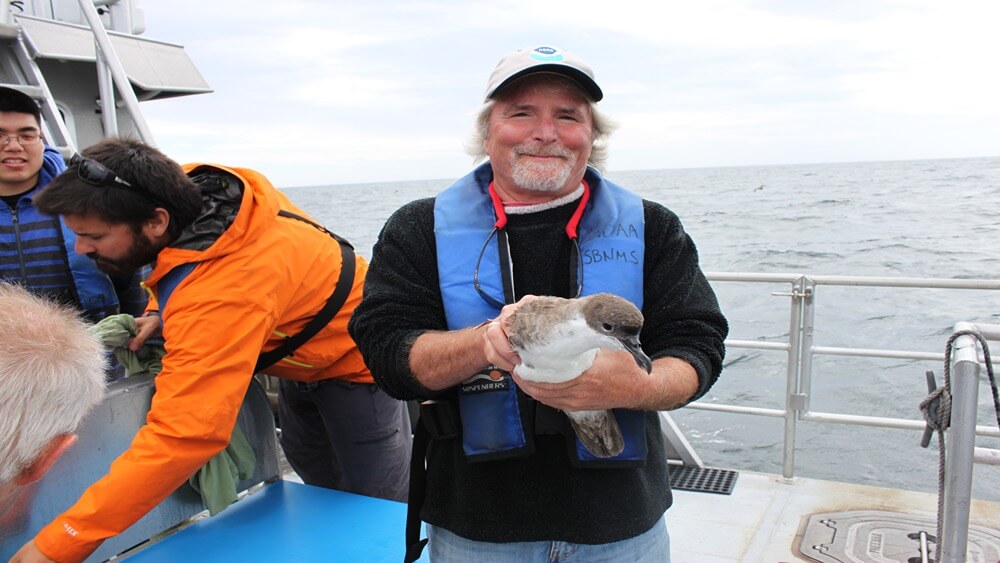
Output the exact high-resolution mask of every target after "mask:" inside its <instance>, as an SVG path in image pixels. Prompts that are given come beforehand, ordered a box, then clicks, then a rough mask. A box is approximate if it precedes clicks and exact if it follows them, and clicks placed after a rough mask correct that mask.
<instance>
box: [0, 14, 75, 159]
mask: <svg viewBox="0 0 1000 563" xmlns="http://www.w3.org/2000/svg"><path fill="white" fill-rule="evenodd" d="M4 4H6V3H4ZM4 7H6V6H4ZM4 17H5V19H6V18H7V14H4ZM0 41H3V42H4V43H6V44H7V45H6V48H0V67H2V68H0V70H2V72H3V78H4V81H3V83H0V86H6V87H8V88H12V89H14V90H19V91H21V92H23V93H25V94H26V95H28V96H30V97H31V98H32V99H34V100H35V101H37V102H38V103H39V105H40V106H41V110H42V117H43V118H44V119H43V123H42V126H43V127H44V128H45V129H46V130H47V132H46V138H47V139H48V141H49V143H50V144H51V145H52V146H54V147H56V148H57V149H59V152H61V153H62V155H63V157H64V158H69V157H70V155H72V154H73V153H75V152H76V146H75V144H74V143H73V139H72V137H71V136H70V134H69V130H68V129H67V128H66V122H65V121H64V120H63V117H62V114H60V113H59V108H58V107H57V106H56V100H55V98H53V97H52V92H51V91H49V86H48V84H46V82H45V76H43V75H42V70H41V69H40V68H38V63H37V62H35V58H34V56H33V55H32V53H31V52H30V51H29V49H28V45H27V42H26V40H25V37H24V31H23V30H22V29H21V26H20V25H17V24H16V23H11V22H10V21H9V20H8V21H4V22H2V23H0Z"/></svg>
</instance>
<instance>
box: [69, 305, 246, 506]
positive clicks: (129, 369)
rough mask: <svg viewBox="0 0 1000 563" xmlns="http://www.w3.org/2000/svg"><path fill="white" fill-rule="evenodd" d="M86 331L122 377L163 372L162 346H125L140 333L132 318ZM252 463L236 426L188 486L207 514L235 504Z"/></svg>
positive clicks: (112, 320) (103, 322)
mask: <svg viewBox="0 0 1000 563" xmlns="http://www.w3.org/2000/svg"><path fill="white" fill-rule="evenodd" d="M89 331H90V333H91V334H93V335H94V336H96V337H98V338H99V339H101V341H102V342H104V344H105V345H106V346H110V347H112V348H113V349H114V354H115V358H116V359H117V360H118V363H120V364H121V365H122V366H123V367H124V368H125V377H129V376H133V375H142V374H147V373H148V374H151V375H154V376H155V375H157V374H158V373H160V371H161V370H162V369H163V362H162V359H163V356H165V355H166V354H167V351H166V350H164V349H163V346H152V345H149V344H146V345H144V346H143V347H142V348H140V349H139V351H137V352H133V351H131V350H129V349H128V348H127V347H126V346H125V343H126V342H128V340H129V339H130V338H132V337H133V336H135V335H136V333H138V332H139V327H138V325H136V324H135V317H133V316H132V315H124V314H123V315H112V316H110V317H106V318H104V319H102V320H101V321H100V322H98V323H97V324H95V325H93V326H91V327H90V328H89ZM255 463H256V460H255V454H254V451H253V448H252V447H250V443H249V442H248V441H247V439H246V436H244V435H243V432H242V431H241V430H240V427H239V424H236V425H234V426H233V434H232V436H231V437H230V439H229V445H228V446H226V449H224V450H222V451H221V452H219V453H217V454H215V456H214V457H213V458H212V459H210V460H208V463H206V464H205V465H203V466H202V468H201V469H199V470H198V472H197V473H195V474H194V475H192V476H191V478H190V479H189V480H188V483H190V485H191V487H192V488H193V489H194V490H195V491H197V492H198V493H199V494H200V495H201V501H202V502H203V503H204V505H205V508H207V509H208V512H209V514H211V515H212V516H215V515H216V514H218V513H219V512H221V511H222V510H223V509H225V508H226V507H227V506H229V505H230V504H232V503H233V502H235V501H236V498H237V490H236V489H237V486H238V485H239V481H240V480H241V479H248V478H249V477H250V476H251V475H253V470H254V465H255Z"/></svg>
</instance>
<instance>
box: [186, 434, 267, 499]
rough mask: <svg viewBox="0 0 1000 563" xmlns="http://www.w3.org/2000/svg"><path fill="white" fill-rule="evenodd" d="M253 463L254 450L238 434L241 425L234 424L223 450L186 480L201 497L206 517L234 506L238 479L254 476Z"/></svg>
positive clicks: (242, 436) (244, 438)
mask: <svg viewBox="0 0 1000 563" xmlns="http://www.w3.org/2000/svg"><path fill="white" fill-rule="evenodd" d="M255 463H256V460H255V459H254V451H253V448H251V447H250V443H249V442H247V439H246V437H245V436H244V435H243V432H242V431H241V430H240V425H239V424H236V425H235V426H233V436H232V438H230V439H229V445H228V446H226V449H224V450H222V451H221V452H219V453H217V454H215V457H213V458H212V459H210V460H208V463H206V464H205V465H204V466H202V468H201V469H199V470H198V472H197V473H195V474H194V475H192V476H191V478H190V479H188V483H189V484H190V485H191V487H192V488H193V489H194V490H196V491H198V493H199V494H201V501H202V502H203V503H204V504H205V508H207V509H208V513H209V514H210V515H212V516H215V515H216V514H218V513H219V512H222V511H223V509H225V508H226V507H227V506H229V505H230V504H232V503H234V502H236V495H237V493H236V491H237V485H239V482H240V480H241V479H249V478H250V476H251V475H253V469H254V464H255Z"/></svg>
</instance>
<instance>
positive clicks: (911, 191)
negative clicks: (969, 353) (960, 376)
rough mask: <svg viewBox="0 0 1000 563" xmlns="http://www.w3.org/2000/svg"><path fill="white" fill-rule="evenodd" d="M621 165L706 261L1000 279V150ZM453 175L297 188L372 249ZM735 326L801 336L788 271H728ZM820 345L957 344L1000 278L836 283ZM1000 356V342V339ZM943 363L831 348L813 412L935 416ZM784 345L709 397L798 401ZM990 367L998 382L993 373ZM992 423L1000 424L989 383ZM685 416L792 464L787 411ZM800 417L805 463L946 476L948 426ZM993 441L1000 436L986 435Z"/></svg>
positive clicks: (897, 480)
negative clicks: (988, 154) (751, 278)
mask: <svg viewBox="0 0 1000 563" xmlns="http://www.w3.org/2000/svg"><path fill="white" fill-rule="evenodd" d="M607 176H608V178H609V179H611V180H612V181H615V182H617V183H619V184H622V185H624V186H626V187H628V188H630V189H632V190H634V191H636V192H637V193H639V194H640V195H642V196H643V197H644V198H646V199H650V200H654V201H657V202H660V203H662V204H663V205H665V206H667V207H669V208H670V209H672V210H673V211H674V212H676V213H677V214H678V215H679V216H680V218H681V221H682V222H683V223H684V226H685V228H686V230H687V231H688V232H689V233H690V234H691V236H692V237H693V239H694V240H695V243H696V244H697V246H698V249H699V253H700V256H701V263H702V268H703V269H704V270H705V271H707V272H755V273H765V272H766V273H796V274H808V275H854V276H888V277H927V278H965V279H998V278H1000V212H998V209H997V206H998V204H1000V158H972V159H950V160H919V161H900V162H864V163H838V164H807V165H787V166H754V167H729V168H700V169H677V170H646V171H630V172H610V173H609V174H608V175H607ZM452 180H454V179H441V180H422V181H413V182H392V183H380V184H354V185H337V186H315V187H299V188H286V189H285V190H284V191H285V192H286V193H287V194H288V195H289V196H290V197H291V198H292V199H293V200H294V201H295V202H296V203H298V204H299V205H301V206H302V207H303V208H304V209H306V210H307V211H308V212H310V213H311V214H312V215H314V217H316V218H317V219H318V220H320V221H321V222H323V223H324V224H325V225H327V226H328V227H329V228H331V229H332V230H334V231H335V232H337V233H338V234H340V235H342V236H344V237H347V238H348V239H349V240H351V241H352V242H353V243H354V244H355V247H356V248H357V249H358V252H359V253H360V254H362V255H364V256H366V257H370V256H371V249H372V245H373V244H374V243H375V240H376V238H377V236H378V232H379V230H380V229H381V227H382V224H383V223H384V221H385V219H386V218H387V217H388V216H389V215H390V214H391V213H392V212H393V211H394V210H395V209H397V208H398V207H399V206H401V205H402V204H404V203H406V202H408V201H411V200H413V199H417V198H422V197H429V196H433V195H434V194H435V193H437V192H438V191H440V190H441V189H443V188H445V187H447V186H448V185H449V184H450V183H451V181H452ZM713 286H714V287H715V290H716V292H717V294H718V295H719V299H720V302H721V304H722V308H723V311H724V312H725V313H726V315H727V317H728V318H729V321H730V323H731V332H730V338H732V339H737V340H759V341H768V342H787V339H788V314H789V312H788V311H789V298H788V297H782V296H774V295H772V293H774V292H783V291H788V289H789V288H788V286H787V285H786V284H741V283H733V282H713ZM815 299H816V331H815V342H814V344H815V345H816V346H838V347H856V348H862V347H863V348H876V349H896V350H907V351H918V352H938V353H941V352H943V351H944V347H945V343H946V341H947V338H948V335H949V334H950V333H951V329H952V327H953V325H954V323H955V322H957V321H972V322H985V323H1000V292H998V291H975V290H941V289H935V290H919V289H899V288H896V289H890V288H857V287H829V286H822V287H820V288H818V290H817V292H816V296H815ZM996 348H997V350H996V351H994V357H1000V346H996ZM942 368H943V366H942V365H940V363H939V362H928V361H916V360H898V359H893V360H890V359H877V358H851V357H843V356H817V357H816V359H815V361H814V366H813V372H814V376H813V383H812V394H811V398H810V408H811V410H812V411H813V412H828V413H844V414H855V415H868V416H884V417H901V418H909V419H914V420H920V418H921V415H920V413H919V411H918V410H917V405H918V403H919V402H920V400H921V399H922V398H923V397H924V395H925V394H926V387H925V383H924V372H925V371H927V370H933V371H935V373H936V374H937V376H938V380H939V381H941V379H942ZM785 380H786V375H785V355H784V354H783V353H781V352H772V351H764V350H746V349H735V348H733V349H730V350H728V351H727V358H726V366H725V369H724V371H723V373H722V376H721V378H720V380H719V382H718V383H717V384H716V385H715V386H714V387H713V389H712V390H711V391H710V393H709V394H708V395H707V396H706V397H704V398H703V399H702V401H704V402H713V403H724V404H740V405H745V406H754V407H763V408H775V409H780V408H783V406H784V396H785V395H784V393H785ZM983 382H984V383H986V378H985V376H984V377H983ZM979 404H980V409H979V424H980V425H987V426H993V427H995V426H996V418H995V415H994V414H993V405H992V399H991V398H990V395H989V390H988V387H987V386H986V385H984V386H981V391H980V401H979ZM672 415H673V417H674V419H675V420H676V421H677V422H678V424H679V425H680V426H681V428H682V429H683V430H684V431H685V433H686V435H687V436H688V439H689V440H690V441H691V443H692V445H693V446H694V447H695V449H696V450H697V452H698V453H699V455H700V456H701V457H702V459H703V461H704V462H705V463H706V464H707V465H709V466H712V467H725V468H734V469H746V470H754V471H765V472H771V473H781V468H782V450H783V435H782V429H783V420H782V419H777V418H764V417H756V416H746V415H734V414H725V413H715V412H707V411H699V410H694V409H682V410H680V411H675V412H674V413H673V414H672ZM920 437H921V436H920V433H919V432H915V431H908V430H895V429H872V428H865V427H860V426H849V425H839V424H818V423H815V422H800V423H799V425H798V437H797V450H796V458H795V474H796V475H798V476H804V477H814V478H821V479H835V480H841V481H848V482H855V483H862V484H870V485H880V486H898V487H905V488H909V489H914V490H922V491H935V490H936V489H937V447H936V443H937V442H936V438H935V440H934V442H933V443H932V446H931V448H928V449H921V448H919V441H920ZM977 445H978V446H981V447H993V448H1000V440H998V439H994V438H980V439H979V441H978V443H977ZM974 494H975V496H977V497H979V498H987V499H991V500H1000V468H997V467H989V466H977V467H976V469H975V482H974Z"/></svg>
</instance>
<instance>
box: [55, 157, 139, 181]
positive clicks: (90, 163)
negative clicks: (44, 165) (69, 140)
mask: <svg viewBox="0 0 1000 563" xmlns="http://www.w3.org/2000/svg"><path fill="white" fill-rule="evenodd" d="M69 165H70V166H75V167H76V175H77V176H79V178H80V179H81V180H83V181H84V182H86V183H88V184H90V185H92V186H100V187H105V186H118V187H126V188H132V189H137V188H136V187H135V186H133V185H132V184H131V183H130V182H129V181H128V180H126V179H124V178H122V177H121V176H119V175H118V174H115V173H114V172H113V171H112V170H111V169H110V168H108V167H107V166H104V165H103V164H101V163H100V162H97V161H96V160H94V159H92V158H87V157H85V156H83V155H80V154H74V155H73V158H71V159H70V160H69Z"/></svg>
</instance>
